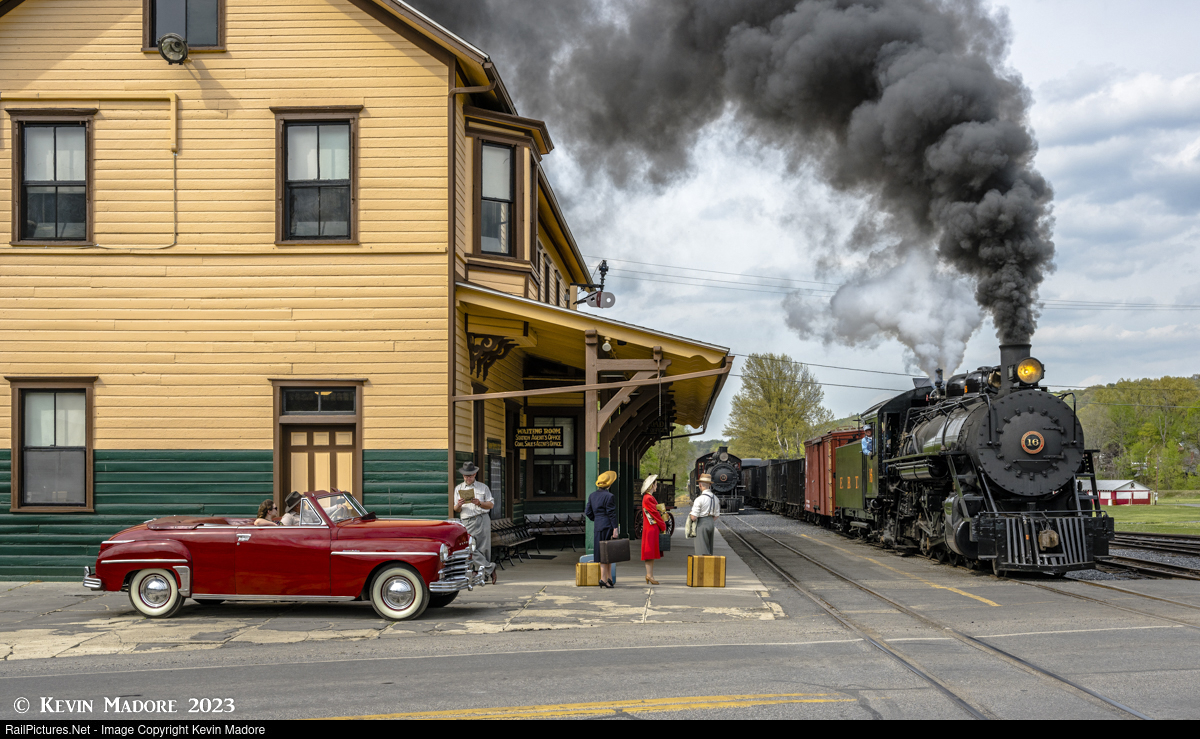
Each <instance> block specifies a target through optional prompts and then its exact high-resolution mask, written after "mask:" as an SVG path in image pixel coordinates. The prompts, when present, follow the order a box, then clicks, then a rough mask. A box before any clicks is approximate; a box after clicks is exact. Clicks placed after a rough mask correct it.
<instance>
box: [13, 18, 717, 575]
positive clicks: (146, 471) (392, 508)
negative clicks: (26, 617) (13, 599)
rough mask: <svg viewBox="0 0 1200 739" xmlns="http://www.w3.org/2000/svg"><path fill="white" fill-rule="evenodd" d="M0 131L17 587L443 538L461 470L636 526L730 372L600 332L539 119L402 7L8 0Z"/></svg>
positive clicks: (710, 351)
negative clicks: (670, 452)
mask: <svg viewBox="0 0 1200 739" xmlns="http://www.w3.org/2000/svg"><path fill="white" fill-rule="evenodd" d="M172 34H173V35H172ZM180 41H183V42H185V43H186V58H183V57H182V54H181V49H182V48H183V44H180V43H179V42H180ZM0 107H2V108H3V112H2V113H0V117H2V118H3V119H4V120H3V122H2V123H0V171H3V172H10V173H11V174H10V175H8V176H7V177H0V197H2V198H7V199H8V201H9V203H10V207H8V208H3V209H0V232H3V233H4V234H7V238H6V239H5V240H3V241H0V376H2V377H3V378H4V380H5V381H6V383H7V384H8V386H9V390H8V391H7V392H0V503H3V504H4V505H2V506H0V580H5V579H8V580H13V579H29V578H39V579H75V578H77V577H80V576H81V574H82V566H83V565H86V564H90V563H91V562H92V559H91V558H92V557H94V555H95V553H96V550H97V549H98V544H99V541H100V540H101V539H102V538H105V537H107V536H109V535H111V534H113V533H115V532H116V531H118V530H120V529H121V528H122V527H124V526H127V525H130V524H134V523H138V522H141V521H143V520H146V519H147V518H151V517H153V516H158V515H166V514H212V515H226V514H237V515H250V514H253V513H254V512H255V511H256V509H257V506H258V504H259V503H260V502H262V501H263V500H268V499H274V500H276V501H279V500H281V499H282V497H283V496H284V495H286V493H287V492H289V491H291V490H304V489H328V488H330V487H336V488H338V489H344V490H349V491H351V492H353V493H354V494H355V495H356V496H358V497H359V498H360V499H361V500H362V501H363V502H364V503H365V504H366V506H367V507H368V509H371V510H374V511H377V512H378V513H379V514H380V515H382V516H424V517H437V518H444V517H446V516H447V515H448V511H449V504H448V496H449V491H450V489H451V487H452V484H453V475H454V470H455V469H456V468H457V467H458V466H459V465H460V464H461V463H462V462H463V461H465V460H474V461H475V462H476V463H477V464H478V465H479V466H480V467H481V468H483V470H484V472H483V475H482V479H483V480H484V481H485V482H487V483H488V484H490V485H491V487H492V489H493V491H494V492H495V493H496V497H497V500H498V501H499V504H498V506H497V508H498V510H497V512H496V513H495V514H494V515H495V516H497V517H504V518H514V519H518V520H519V519H520V518H521V517H522V516H523V515H525V514H527V513H549V512H573V513H578V512H580V511H582V509H583V505H584V500H585V496H586V495H587V494H588V493H589V492H590V491H591V490H592V489H593V488H592V483H593V481H594V478H595V475H596V474H597V472H598V471H599V470H601V469H609V468H611V469H615V470H617V471H618V472H619V474H620V482H618V484H617V491H618V493H619V500H620V501H621V508H622V518H623V519H625V520H628V516H629V513H630V511H631V510H632V509H633V506H634V504H635V496H634V491H633V486H634V484H635V478H636V467H637V462H638V460H639V459H640V457H641V456H642V454H643V453H644V452H645V450H646V449H647V448H648V446H649V445H650V444H651V443H653V442H654V441H655V440H657V439H659V438H661V437H662V436H664V435H666V434H668V433H669V430H670V428H671V424H672V423H681V424H689V425H691V426H693V427H696V428H700V427H702V426H704V425H705V424H706V422H707V418H708V414H709V413H710V412H711V410H712V406H713V403H714V401H715V399H716V397H717V394H718V393H719V392H720V390H721V387H722V385H723V383H724V379H725V377H726V376H727V374H726V373H727V372H728V369H729V366H730V358H729V357H728V356H727V355H728V351H727V350H726V349H724V348H722V347H717V346H712V345H709V344H705V343H702V342H698V341H693V340H689V339H684V338H679V337H675V336H670V335H666V334H663V333H660V332H655V331H653V330H651V329H647V328H642V327H637V326H632V325H627V324H623V323H620V322H617V321H613V320H609V319H607V318H605V317H602V316H603V312H600V313H599V314H596V313H585V312H580V311H578V310H577V309H576V301H577V300H579V299H580V298H581V297H583V296H584V295H586V290H585V289H584V288H582V287H581V286H584V285H590V284H591V283H592V282H593V277H592V275H591V274H590V273H589V271H588V268H587V267H586V265H585V263H584V260H583V257H582V256H581V254H580V250H579V247H578V245H577V244H576V243H575V240H574V238H573V237H572V235H571V230H570V228H569V227H568V225H567V223H566V221H565V219H564V217H563V213H562V211H561V209H560V207H559V204H558V202H557V201H556V199H555V195H554V191H553V190H552V189H551V187H550V184H549V182H548V180H547V178H546V176H545V173H544V172H543V170H542V168H541V162H542V160H543V158H544V157H546V156H548V155H550V153H551V151H552V150H553V146H554V145H553V143H552V141H551V137H550V133H549V132H548V130H547V128H546V126H545V124H543V123H542V122H540V121H536V120H531V119H528V118H523V117H521V116H519V115H518V114H517V111H516V109H515V107H514V105H513V103H512V100H511V99H510V97H509V94H508V92H507V90H506V88H505V86H504V83H503V81H502V80H501V79H500V76H499V74H498V72H497V70H496V68H495V67H494V66H493V65H492V63H491V62H490V60H489V58H488V56H487V55H486V54H485V53H484V52H483V51H481V50H479V49H477V48H475V47H474V46H472V45H471V44H470V43H468V42H467V41H464V40H463V39H460V38H458V37H456V36H455V35H454V34H452V33H451V32H449V31H447V30H446V29H445V28H442V27H441V26H439V25H438V24H437V23H436V21H435V20H434V19H430V18H428V17H426V16H424V15H422V14H420V13H418V12H416V11H415V10H414V9H412V8H411V7H409V6H407V5H406V4H404V3H403V2H399V1H398V0H0ZM4 419H7V421H5V420H4ZM536 429H543V430H547V429H548V430H549V431H536ZM535 438H540V439H541V441H540V442H529V441H528V440H531V439H535ZM518 440H523V441H518ZM547 440H549V441H547ZM528 443H533V444H541V445H542V446H541V448H518V447H519V446H524V445H527V444H528Z"/></svg>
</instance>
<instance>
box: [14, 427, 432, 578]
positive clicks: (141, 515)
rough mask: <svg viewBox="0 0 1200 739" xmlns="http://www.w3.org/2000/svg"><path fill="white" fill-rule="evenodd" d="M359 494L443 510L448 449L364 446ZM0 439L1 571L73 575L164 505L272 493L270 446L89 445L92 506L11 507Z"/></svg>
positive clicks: (215, 504) (212, 506)
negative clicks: (71, 509) (70, 509)
mask: <svg viewBox="0 0 1200 739" xmlns="http://www.w3.org/2000/svg"><path fill="white" fill-rule="evenodd" d="M363 467H364V469H363V484H364V490H363V498H364V503H365V504H366V506H367V508H368V509H369V510H372V511H375V512H377V513H379V514H380V515H381V516H417V517H425V518H429V517H435V518H442V517H444V516H445V514H446V490H447V478H446V450H445V449H433V450H419V449H418V450H368V451H366V452H364V453H363ZM11 470H12V460H11V454H10V452H9V450H8V449H0V581H4V580H26V579H34V578H36V579H39V580H67V581H77V580H79V579H80V578H82V576H83V568H84V567H85V566H88V565H94V564H95V561H96V554H97V553H98V551H99V549H100V542H101V541H103V540H105V539H108V538H109V537H111V536H112V535H113V534H116V533H117V532H119V531H121V530H122V529H124V528H128V527H130V526H135V525H137V524H140V523H142V522H143V521H145V520H146V519H147V518H153V517H156V516H164V515H179V514H183V515H211V516H238V517H242V516H247V517H248V516H253V515H254V513H255V512H256V511H257V510H258V504H259V503H261V502H262V501H263V500H267V499H269V498H270V497H271V493H272V483H271V475H272V464H271V452H270V451H269V450H244V449H214V450H144V449H131V450H97V451H96V461H95V480H96V513H94V514H77V513H56V514H47V513H41V514H28V513H17V514H13V513H9V512H8V502H9V496H10V495H11V484H10V476H11Z"/></svg>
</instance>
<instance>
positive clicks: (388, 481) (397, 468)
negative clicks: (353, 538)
mask: <svg viewBox="0 0 1200 739" xmlns="http://www.w3.org/2000/svg"><path fill="white" fill-rule="evenodd" d="M448 492H449V486H448V484H447V482H446V450H445V449H440V450H438V449H423V450H408V451H406V450H392V451H385V450H377V449H367V450H364V451H363V505H365V506H366V507H367V510H368V511H374V512H375V513H378V514H379V515H380V516H414V517H419V518H436V519H445V518H446V513H447V511H448V506H447V504H446V500H447V498H446V496H447V494H448Z"/></svg>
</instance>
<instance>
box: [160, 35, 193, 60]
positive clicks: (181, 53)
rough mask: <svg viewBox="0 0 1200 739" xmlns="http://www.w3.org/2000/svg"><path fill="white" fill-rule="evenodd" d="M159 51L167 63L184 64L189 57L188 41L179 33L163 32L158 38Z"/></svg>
mask: <svg viewBox="0 0 1200 739" xmlns="http://www.w3.org/2000/svg"><path fill="white" fill-rule="evenodd" d="M158 53H159V54H161V55H162V58H163V59H166V60H167V64H183V63H184V62H186V61H187V58H188V45H187V41H185V40H184V38H183V36H180V35H179V34H177V33H166V34H163V36H162V38H160V39H159V40H158Z"/></svg>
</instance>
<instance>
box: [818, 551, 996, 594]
mask: <svg viewBox="0 0 1200 739" xmlns="http://www.w3.org/2000/svg"><path fill="white" fill-rule="evenodd" d="M800 536H801V538H804V539H808V540H809V541H811V542H813V543H814V544H820V545H822V546H826V547H832V548H834V549H836V550H838V551H839V552H842V553H844V554H849V555H850V556H851V557H858V558H859V559H865V560H867V561H868V562H872V563H874V564H877V565H879V566H880V567H882V568H884V569H885V570H891V571H892V572H895V573H896V574H898V575H904V576H905V577H911V578H912V579H914V580H916V581H917V582H923V583H925V584H926V585H928V586H929V587H931V588H937V589H938V590H949V591H950V592H951V593H958V594H959V595H963V596H966V597H968V598H974V599H975V600H977V601H979V602H980V603H984V604H987V605H989V606H995V607H996V608H999V607H1000V604H999V603H996V602H993V601H990V600H988V599H987V598H982V597H980V596H978V595H971V594H970V593H968V592H967V591H965V590H959V589H958V588H952V587H950V586H949V585H938V584H937V583H935V582H930V581H928V580H926V579H925V578H923V577H918V576H916V575H914V574H912V573H911V572H905V571H903V570H897V569H896V568H895V567H891V566H890V565H885V564H884V563H883V562H880V561H879V560H877V559H873V558H871V557H864V556H863V555H861V554H858V553H856V552H852V551H850V550H849V549H842V548H841V547H839V546H837V545H836V544H830V543H829V542H825V541H819V540H817V539H814V538H812V537H811V536H809V535H808V534H801V535H800Z"/></svg>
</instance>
